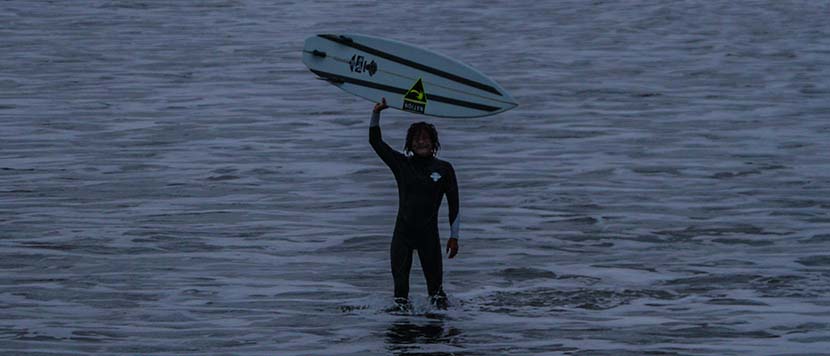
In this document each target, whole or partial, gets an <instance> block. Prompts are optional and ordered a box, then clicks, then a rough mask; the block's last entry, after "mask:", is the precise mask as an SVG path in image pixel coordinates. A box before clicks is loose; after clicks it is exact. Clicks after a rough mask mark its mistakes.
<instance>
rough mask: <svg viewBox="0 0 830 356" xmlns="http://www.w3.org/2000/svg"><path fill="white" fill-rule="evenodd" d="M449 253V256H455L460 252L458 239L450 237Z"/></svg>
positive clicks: (448, 242)
mask: <svg viewBox="0 0 830 356" xmlns="http://www.w3.org/2000/svg"><path fill="white" fill-rule="evenodd" d="M447 253H448V254H449V258H453V257H455V255H456V254H458V239H455V238H450V239H449V240H448V241H447Z"/></svg>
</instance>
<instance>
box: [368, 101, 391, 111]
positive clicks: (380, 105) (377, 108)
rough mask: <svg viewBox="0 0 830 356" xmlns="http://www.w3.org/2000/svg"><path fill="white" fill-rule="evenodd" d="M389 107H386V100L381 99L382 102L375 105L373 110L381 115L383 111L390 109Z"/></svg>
mask: <svg viewBox="0 0 830 356" xmlns="http://www.w3.org/2000/svg"><path fill="white" fill-rule="evenodd" d="M388 107H389V105H386V98H381V101H380V102H379V103H377V104H375V108H374V109H373V110H372V111H373V112H376V113H379V112H381V111H383V109H386V108H388Z"/></svg>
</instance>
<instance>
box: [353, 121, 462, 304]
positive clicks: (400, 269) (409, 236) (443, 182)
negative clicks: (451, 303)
mask: <svg viewBox="0 0 830 356" xmlns="http://www.w3.org/2000/svg"><path fill="white" fill-rule="evenodd" d="M375 115H378V116H373V118H372V122H373V123H372V125H370V127H369V143H370V144H371V145H372V148H373V149H374V150H375V152H376V153H377V155H378V156H380V158H381V159H382V160H383V162H384V163H386V165H387V166H389V168H390V169H391V170H392V173H393V174H394V175H395V181H396V182H397V184H398V217H397V219H396V220H395V233H394V235H393V237H392V246H391V249H390V252H391V260H392V277H393V278H394V279H395V298H396V299H397V298H408V296H409V272H410V270H411V268H412V251H413V250H418V257H419V258H420V260H421V267H422V268H423V270H424V277H425V278H426V281H427V291H428V293H429V295H430V296H432V297H436V296H443V295H444V292H443V288H442V279H443V264H442V255H441V241H440V239H439V236H438V210H439V208H440V207H441V200H442V199H443V197H444V195H446V196H447V203H448V204H449V215H450V216H449V222H450V229H451V233H450V237H452V238H458V226H459V222H458V185H457V183H456V179H455V171H454V170H453V168H452V165H450V164H449V162H446V161H442V160H440V159H437V158H434V157H429V158H422V157H418V156H417V155H412V156H405V155H404V154H402V153H400V152H398V151H396V150H394V149H392V148H391V147H389V145H387V144H386V143H385V142H383V139H382V137H381V132H380V126H379V125H378V124H377V121H378V120H379V114H375Z"/></svg>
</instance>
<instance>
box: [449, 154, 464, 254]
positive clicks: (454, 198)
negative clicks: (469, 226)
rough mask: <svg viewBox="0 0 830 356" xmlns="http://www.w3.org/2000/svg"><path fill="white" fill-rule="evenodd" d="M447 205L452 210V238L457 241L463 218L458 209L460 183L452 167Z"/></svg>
mask: <svg viewBox="0 0 830 356" xmlns="http://www.w3.org/2000/svg"><path fill="white" fill-rule="evenodd" d="M447 203H448V204H449V210H450V238H453V239H457V238H458V234H459V230H460V229H461V218H460V216H459V207H458V181H457V180H456V178H455V170H454V169H453V168H452V166H450V180H449V187H447Z"/></svg>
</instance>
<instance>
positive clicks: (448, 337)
mask: <svg viewBox="0 0 830 356" xmlns="http://www.w3.org/2000/svg"><path fill="white" fill-rule="evenodd" d="M461 334H462V332H461V330H459V329H458V328H456V327H453V326H447V325H445V323H444V320H441V319H438V320H429V321H425V322H415V321H411V320H397V321H395V322H394V323H392V325H391V326H389V328H388V329H387V330H386V346H387V349H388V350H389V351H391V352H393V353H394V355H424V356H426V355H429V356H443V355H461V353H457V352H426V353H423V352H418V351H417V350H419V349H420V347H419V345H424V344H427V345H429V344H443V345H448V346H452V347H462V346H461V343H460V336H461Z"/></svg>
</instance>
